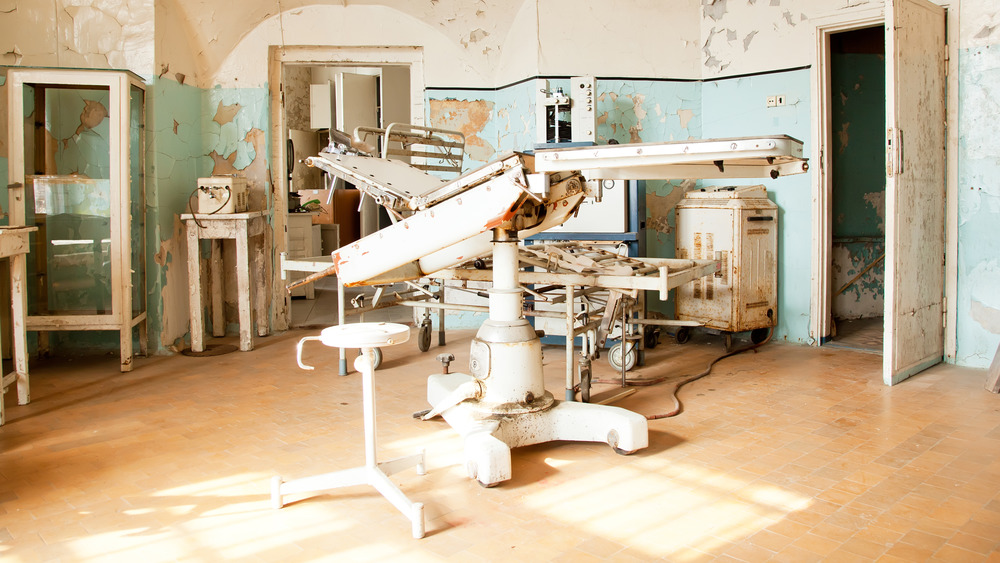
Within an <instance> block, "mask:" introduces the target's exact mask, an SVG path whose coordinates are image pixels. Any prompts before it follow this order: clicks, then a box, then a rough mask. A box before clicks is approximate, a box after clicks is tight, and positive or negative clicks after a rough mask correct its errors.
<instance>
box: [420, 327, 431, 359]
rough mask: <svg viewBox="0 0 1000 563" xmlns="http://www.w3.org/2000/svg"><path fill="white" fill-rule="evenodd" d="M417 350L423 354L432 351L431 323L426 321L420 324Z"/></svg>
mask: <svg viewBox="0 0 1000 563" xmlns="http://www.w3.org/2000/svg"><path fill="white" fill-rule="evenodd" d="M417 348H418V349H420V351H421V352H426V351H428V350H430V349H431V323H429V322H426V321H425V322H422V323H420V328H419V329H417Z"/></svg>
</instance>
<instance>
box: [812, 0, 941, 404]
mask: <svg viewBox="0 0 1000 563" xmlns="http://www.w3.org/2000/svg"><path fill="white" fill-rule="evenodd" d="M948 25H949V24H948V22H947V21H946V18H945V8H944V7H942V6H940V5H938V4H935V3H933V2H930V1H928V0H887V1H886V2H885V5H884V7H882V8H871V9H859V10H857V11H853V12H851V13H847V14H845V13H838V14H834V15H831V16H829V17H825V18H817V27H816V55H817V56H816V65H815V67H814V70H813V77H814V80H813V90H812V94H813V99H814V100H815V102H814V103H815V105H814V106H813V107H814V108H815V111H814V113H813V131H814V137H813V141H814V147H815V158H817V160H818V165H817V166H814V167H813V170H814V172H815V173H814V176H813V178H814V184H813V185H814V192H813V193H814V206H813V210H814V214H813V219H814V223H813V225H814V230H813V248H814V262H813V284H812V296H811V304H812V306H811V322H810V335H811V336H812V337H813V339H814V342H815V343H816V344H827V343H829V342H830V340H831V336H832V335H833V334H834V326H835V321H834V316H835V315H834V306H833V303H834V298H835V296H837V297H839V295H840V294H842V293H844V292H846V291H847V290H848V289H849V288H850V285H848V284H847V283H845V284H844V285H841V286H840V287H835V286H834V276H835V275H836V273H835V272H834V267H833V264H834V258H833V254H834V252H835V246H834V244H835V243H834V236H835V235H834V230H835V229H834V226H835V223H836V222H837V221H838V220H839V221H840V222H841V224H842V226H843V227H844V229H845V230H841V229H838V233H837V235H838V236H839V237H840V240H839V241H838V244H839V245H840V246H838V247H836V248H841V247H845V248H846V247H847V246H849V245H855V246H856V245H857V244H867V245H869V248H868V252H867V255H865V254H866V253H864V252H857V253H856V254H855V255H852V254H851V253H850V252H849V251H848V250H846V249H843V250H838V252H841V253H842V254H844V255H846V258H844V259H842V260H841V264H842V265H849V267H850V268H851V269H855V271H856V272H857V273H856V274H854V275H853V276H852V278H853V277H854V276H857V278H858V279H861V277H862V276H863V275H867V274H868V273H869V272H870V271H872V270H875V268H876V266H878V265H879V264H881V265H882V266H883V267H884V283H882V284H881V287H882V295H883V330H882V335H883V337H882V363H883V369H882V378H883V381H884V382H885V384H887V385H893V384H896V383H899V382H900V381H902V380H904V379H906V378H907V377H909V376H911V375H913V374H915V373H919V372H920V371H922V370H924V369H926V368H927V367H930V366H932V365H934V364H936V363H938V362H940V361H941V360H942V359H943V356H944V341H945V336H944V334H945V330H944V317H945V291H946V284H945V265H946V262H947V260H946V258H947V256H946V253H945V231H946V213H945V209H946V208H947V202H948V201H951V200H952V198H946V197H945V196H946V194H948V193H950V194H955V192H956V190H957V187H956V186H957V182H956V181H955V176H954V174H953V173H949V169H948V167H947V166H946V165H947V155H948V154H949V153H951V154H953V151H955V150H957V148H956V147H957V143H955V142H953V141H952V139H953V138H954V137H953V132H948V131H946V126H945V123H946V118H947V116H948V115H952V112H953V111H954V107H955V105H954V99H952V101H951V102H947V103H946V96H945V92H946V88H945V86H946V83H947V80H946V68H947V63H946V57H945V54H946V53H948V52H949V51H952V52H954V51H955V46H954V45H948V44H947V42H946V33H945V32H946V29H947V27H948ZM876 26H881V28H882V30H883V33H884V45H885V47H884V60H885V72H884V76H885V79H884V83H885V98H884V99H885V105H884V111H885V119H884V121H882V122H881V129H880V131H879V132H878V133H877V135H875V136H874V138H875V139H879V140H880V141H879V143H880V146H879V147H878V148H876V149H874V150H872V153H873V154H877V155H879V159H880V161H881V165H882V170H883V172H882V174H883V175H884V178H885V189H884V226H883V231H884V233H885V239H884V243H883V245H884V249H885V252H884V256H882V254H883V253H881V252H878V253H876V254H874V255H873V254H872V252H873V251H874V250H875V249H876V248H877V245H878V243H879V240H878V236H877V235H864V236H865V237H871V238H870V239H866V238H860V237H851V236H848V235H849V234H850V231H849V229H847V228H848V227H850V226H851V225H850V223H851V219H852V217H849V216H848V215H847V214H845V215H844V216H841V215H840V213H839V212H838V210H836V209H835V206H838V205H839V206H840V207H839V209H841V210H843V209H845V207H844V206H845V205H846V206H848V207H846V209H855V207H852V206H856V205H857V203H856V199H855V198H852V197H851V196H850V194H849V193H848V192H845V191H844V189H846V188H843V186H842V189H841V191H839V192H835V188H834V176H835V170H834V166H835V162H837V160H838V156H837V155H838V153H839V150H840V148H842V147H843V148H845V150H846V147H845V145H844V141H847V146H849V145H850V144H851V143H853V142H854V140H855V138H856V136H857V135H855V134H852V133H851V131H850V130H851V127H853V126H854V124H855V123H854V122H853V121H848V119H847V118H842V119H841V121H840V122H839V126H840V130H835V129H834V123H835V115H834V114H835V113H837V112H838V111H840V110H841V109H842V108H843V106H844V104H845V102H844V100H843V98H840V99H838V94H840V93H841V92H839V91H838V90H836V89H835V88H834V87H833V86H832V83H833V81H834V73H833V70H832V67H833V64H834V63H833V59H834V58H835V54H836V53H835V49H834V48H833V46H835V45H837V44H838V43H841V48H843V44H844V43H846V44H847V45H849V46H850V51H857V50H860V49H859V48H858V46H859V45H862V44H863V43H864V40H863V39H861V37H862V33H875V32H872V31H864V30H865V29H866V28H873V27H876ZM952 30H954V25H953V24H952ZM851 32H859V33H856V34H853V33H851ZM841 33H844V35H842V36H840V37H837V36H838V34H841ZM849 33H850V34H849ZM873 42H874V39H871V38H870V39H869V43H873ZM869 50H872V49H869ZM849 78H850V74H849V75H848V79H849ZM847 83H848V84H849V83H850V82H849V80H848V81H847ZM949 85H952V86H953V85H954V82H952V83H950V84H949ZM851 88H853V86H851ZM946 108H947V110H946ZM845 126H846V129H845ZM946 147H947V151H946ZM841 158H842V159H843V160H844V161H845V162H844V163H843V164H846V166H847V167H849V168H850V167H854V166H855V160H854V159H850V160H848V159H846V158H843V157H841ZM862 167H863V166H862ZM846 171H847V172H853V171H852V170H846ZM841 176H843V175H841ZM848 177H849V176H848ZM841 179H843V178H841ZM862 181H863V180H862ZM842 183H843V182H842ZM855 187H856V186H855ZM867 187H868V188H871V185H868V186H867ZM862 189H865V188H864V187H863V188H862ZM863 194H865V195H867V196H868V199H869V200H871V201H872V202H874V203H875V204H876V205H873V206H872V207H875V208H876V211H877V207H878V198H879V197H882V196H880V195H879V194H878V192H877V191H864V192H863ZM859 216H863V214H859ZM951 217H952V216H951V214H950V212H949V214H948V221H949V224H951V223H950V222H951V220H952V219H951ZM845 223H846V226H845V225H844V224H845ZM948 228H949V229H952V228H953V227H951V226H949V227H948ZM845 232H846V233H847V234H845ZM856 256H860V257H862V258H865V260H863V261H864V262H865V263H864V264H863V265H861V264H858V265H857V266H856V265H855V264H856V261H855V260H853V259H852V258H854V257H856ZM880 257H881V258H880ZM857 262H861V260H858V261H857ZM872 264H874V265H872ZM868 266H871V267H870V268H868ZM857 268H860V271H857ZM848 281H849V282H850V281H851V280H848ZM855 282H856V280H855ZM869 283H870V282H869ZM851 285H853V283H852V284H851ZM845 286H847V287H845ZM870 286H871V288H872V289H873V291H874V292H875V293H876V294H877V287H878V284H871V283H870ZM842 287H843V288H844V292H841V291H840V289H841V288H842ZM947 291H948V292H949V293H950V292H952V291H953V287H949V288H947ZM876 309H877V308H875V307H873V308H872V310H871V311H870V313H871V314H874V313H875V310H876ZM838 314H842V311H838ZM871 318H873V319H874V318H877V317H874V316H873V317H871ZM871 322H872V323H874V324H877V322H878V321H877V320H873V321H871Z"/></svg>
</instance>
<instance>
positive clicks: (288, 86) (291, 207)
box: [282, 65, 410, 326]
mask: <svg viewBox="0 0 1000 563" xmlns="http://www.w3.org/2000/svg"><path fill="white" fill-rule="evenodd" d="M409 72H410V70H409V68H407V67H405V66H400V65H386V66H354V65H352V66H343V65H289V68H287V69H286V70H285V73H284V82H283V83H282V92H283V93H284V97H285V104H284V120H285V123H286V127H287V128H286V131H287V136H288V141H287V146H288V149H287V150H288V154H289V159H288V164H289V168H288V176H287V182H288V191H289V193H290V195H291V196H292V197H290V198H289V202H288V209H287V211H288V226H287V231H286V236H287V245H288V246H287V248H288V250H287V251H286V252H287V256H288V257H290V258H293V259H295V258H315V257H322V256H328V255H329V254H331V253H332V252H334V251H335V250H337V249H338V248H340V247H341V246H344V245H347V244H351V243H352V242H354V241H356V240H358V239H359V238H361V237H364V236H367V235H369V234H371V233H373V232H375V231H377V230H378V229H379V228H380V227H381V226H383V225H384V224H388V222H389V219H388V217H387V216H385V211H384V210H383V209H381V207H380V206H378V205H376V204H375V202H374V201H373V200H372V199H371V198H363V197H361V192H360V191H359V190H357V189H356V188H355V187H354V186H353V185H352V184H350V183H345V182H343V181H342V180H338V179H335V178H333V177H331V176H329V175H327V174H325V173H322V172H321V171H320V170H318V169H316V168H312V167H309V166H307V165H306V164H305V163H304V162H303V160H304V159H305V158H307V157H309V156H313V155H317V154H319V151H320V150H322V149H323V148H324V147H326V146H327V144H328V143H329V140H330V137H331V134H330V131H331V130H337V131H340V132H343V133H345V134H347V135H348V136H352V135H353V133H354V131H355V128H357V127H367V128H382V127H385V126H386V125H387V124H388V123H389V122H392V121H396V122H404V123H409V122H410V107H409V106H410V104H409V96H408V94H409ZM390 120H391V121H390ZM364 140H365V141H367V142H368V143H369V144H376V143H378V142H379V139H378V138H374V137H369V138H367V139H364ZM374 148H376V149H377V148H378V147H377V146H376V147H374ZM304 275H305V274H292V273H289V276H288V277H289V279H290V280H294V279H297V278H299V277H303V276H304ZM291 298H292V304H291V326H313V325H329V324H334V323H335V322H336V311H337V308H336V303H337V286H336V280H335V278H334V277H328V278H323V279H320V280H317V281H316V282H314V283H311V284H309V285H306V286H303V287H300V288H296V289H294V290H292V292H291Z"/></svg>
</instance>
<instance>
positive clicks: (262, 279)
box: [251, 219, 271, 336]
mask: <svg viewBox="0 0 1000 563" xmlns="http://www.w3.org/2000/svg"><path fill="white" fill-rule="evenodd" d="M262 221H263V219H262ZM264 241H265V238H264V232H263V231H261V233H260V236H259V240H258V241H257V244H255V245H254V248H253V255H252V256H253V261H254V263H252V264H251V267H252V268H253V276H252V277H251V279H252V280H253V282H254V311H255V313H256V315H257V336H267V335H268V334H270V333H271V330H270V324H271V323H270V322H269V321H270V316H269V315H268V313H267V287H268V284H267V281H266V280H267V275H266V272H265V271H264Z"/></svg>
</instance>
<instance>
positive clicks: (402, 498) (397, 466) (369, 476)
mask: <svg viewBox="0 0 1000 563" xmlns="http://www.w3.org/2000/svg"><path fill="white" fill-rule="evenodd" d="M409 339H410V328H409V327H407V326H405V325H401V324H395V323H354V324H346V325H337V326H331V327H328V328H325V329H323V331H322V332H321V333H320V335H319V336H307V337H305V338H303V339H302V340H299V344H298V348H297V351H296V360H297V361H298V364H299V367H301V368H302V369H306V370H311V369H313V367H312V366H307V365H305V364H303V363H302V345H303V344H305V343H306V341H308V340H319V341H320V342H322V343H323V344H324V345H325V346H329V347H331V348H360V349H361V355H359V356H358V357H357V359H356V360H354V369H356V370H358V371H359V372H361V376H362V404H363V405H364V415H365V465H364V466H362V467H355V468H353V469H344V470H341V471H334V472H333V473H324V474H322V475H314V476H312V477H303V478H301V479H295V480H294V481H288V482H287V483H286V482H283V481H282V480H281V477H280V476H275V477H273V478H272V479H271V504H272V506H273V507H274V508H276V509H277V508H281V507H282V506H284V503H283V502H282V498H281V497H282V496H284V495H291V494H296V493H306V492H317V491H325V490H329V489H336V488H340V487H351V486H354V485H371V486H373V487H375V489H376V490H378V492H379V493H381V494H382V496H384V497H385V498H386V499H388V500H389V502H391V503H392V505H393V506H395V507H396V508H397V509H398V510H399V511H400V512H402V513H403V514H404V515H405V516H406V517H407V518H409V519H410V522H411V523H412V524H413V537H414V538H418V539H419V538H422V537H424V505H423V503H420V502H410V499H408V498H406V495H404V494H403V492H402V491H400V490H399V487H397V486H396V485H395V484H393V483H392V481H390V480H389V475H392V474H393V473H396V472H398V471H400V470H403V469H406V468H408V467H410V466H413V465H416V466H417V474H418V475H425V474H426V473H427V471H426V468H425V467H424V452H423V450H421V451H420V453H417V454H414V455H409V456H406V457H401V458H399V459H394V460H392V461H384V462H381V463H380V462H378V461H377V460H376V457H375V388H374V387H375V386H374V371H375V369H374V366H373V363H372V354H373V352H372V350H373V349H374V348H376V347H379V346H392V345H394V344H402V343H403V342H406V341H407V340H409Z"/></svg>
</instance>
